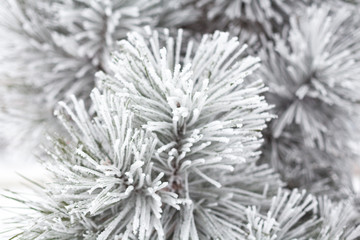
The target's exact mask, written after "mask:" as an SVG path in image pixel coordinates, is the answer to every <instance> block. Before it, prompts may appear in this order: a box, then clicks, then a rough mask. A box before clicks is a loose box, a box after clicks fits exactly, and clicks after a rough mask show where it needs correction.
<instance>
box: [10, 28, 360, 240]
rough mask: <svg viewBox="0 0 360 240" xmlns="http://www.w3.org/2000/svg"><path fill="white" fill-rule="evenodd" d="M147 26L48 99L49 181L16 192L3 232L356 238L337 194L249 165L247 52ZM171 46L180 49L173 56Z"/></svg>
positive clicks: (252, 119)
mask: <svg viewBox="0 0 360 240" xmlns="http://www.w3.org/2000/svg"><path fill="white" fill-rule="evenodd" d="M158 35H159V34H158V33H157V32H150V37H149V40H145V39H144V38H143V37H142V36H141V35H139V34H137V33H133V34H130V35H129V38H128V40H127V41H125V40H123V41H121V42H120V43H119V46H118V47H119V52H116V53H114V54H113V57H112V58H113V60H112V64H111V65H110V67H111V70H112V72H113V74H110V75H109V74H104V73H103V72H101V73H98V78H99V80H100V82H101V84H100V89H94V90H93V91H92V94H91V99H92V103H93V106H94V114H91V115H90V114H89V113H88V112H87V110H86V107H85V103H84V102H83V101H81V100H80V101H79V100H76V99H75V98H73V103H72V104H71V106H69V105H68V104H65V103H64V102H62V103H60V105H61V108H60V109H59V111H58V112H57V115H58V118H59V119H60V121H61V122H62V124H63V126H64V127H65V129H66V130H67V131H68V133H69V134H68V136H69V137H62V136H52V137H50V138H49V139H50V142H51V146H49V147H47V148H46V149H47V150H46V151H47V153H48V157H47V158H44V159H43V163H44V165H45V166H47V169H48V170H49V172H50V173H51V174H52V180H51V181H50V183H49V184H46V185H44V186H43V185H40V184H36V185H35V187H36V188H37V192H38V194H39V199H37V200H25V198H24V197H22V196H21V195H15V196H14V193H12V192H11V191H9V192H7V193H6V192H5V193H4V196H6V197H9V198H12V199H15V200H18V201H20V202H21V203H24V204H25V205H26V206H27V207H28V208H29V210H30V211H32V212H33V213H32V214H29V215H26V216H25V215H20V216H19V218H18V219H16V220H12V221H14V224H15V226H17V228H16V230H17V231H18V234H17V235H16V236H14V239H184V240H185V239H256V240H262V239H284V240H285V239H356V238H357V237H359V236H360V228H359V227H358V228H356V227H355V226H354V224H353V221H354V220H355V213H354V211H353V208H352V207H351V205H348V204H347V202H341V203H338V204H337V203H332V202H331V201H329V200H328V199H326V198H324V199H319V200H317V199H316V198H315V197H313V196H311V195H307V194H306V192H305V191H301V192H299V191H298V190H293V191H292V192H289V191H288V190H282V189H281V186H282V183H281V181H280V180H279V178H278V176H277V174H275V173H274V172H273V171H272V170H271V169H270V168H269V167H268V166H267V165H257V164H256V160H257V159H258V157H259V153H260V152H259V151H258V150H259V147H260V145H261V141H262V136H261V131H262V130H263V128H264V127H265V122H266V121H267V120H269V119H270V118H271V117H272V116H271V115H270V114H269V113H268V110H269V106H268V105H267V104H266V102H265V101H264V97H262V96H260V94H261V93H263V92H264V91H265V90H266V89H265V88H264V85H263V83H262V82H261V81H260V80H258V81H253V80H251V81H250V79H249V78H248V77H249V75H251V74H252V72H253V71H254V70H256V68H257V67H258V62H259V61H258V59H257V58H254V57H250V56H249V57H243V56H242V54H243V52H244V48H245V46H241V45H240V43H239V42H238V41H237V39H235V38H229V36H228V34H227V33H221V32H216V33H214V35H206V36H204V37H203V38H202V41H201V43H200V44H199V45H198V46H195V45H193V44H192V43H191V42H188V43H185V44H183V43H182V34H181V31H179V34H178V36H177V38H172V37H170V36H168V31H166V30H165V33H164V34H161V36H163V37H162V38H159V37H158ZM182 52H183V53H184V54H182Z"/></svg>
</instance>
